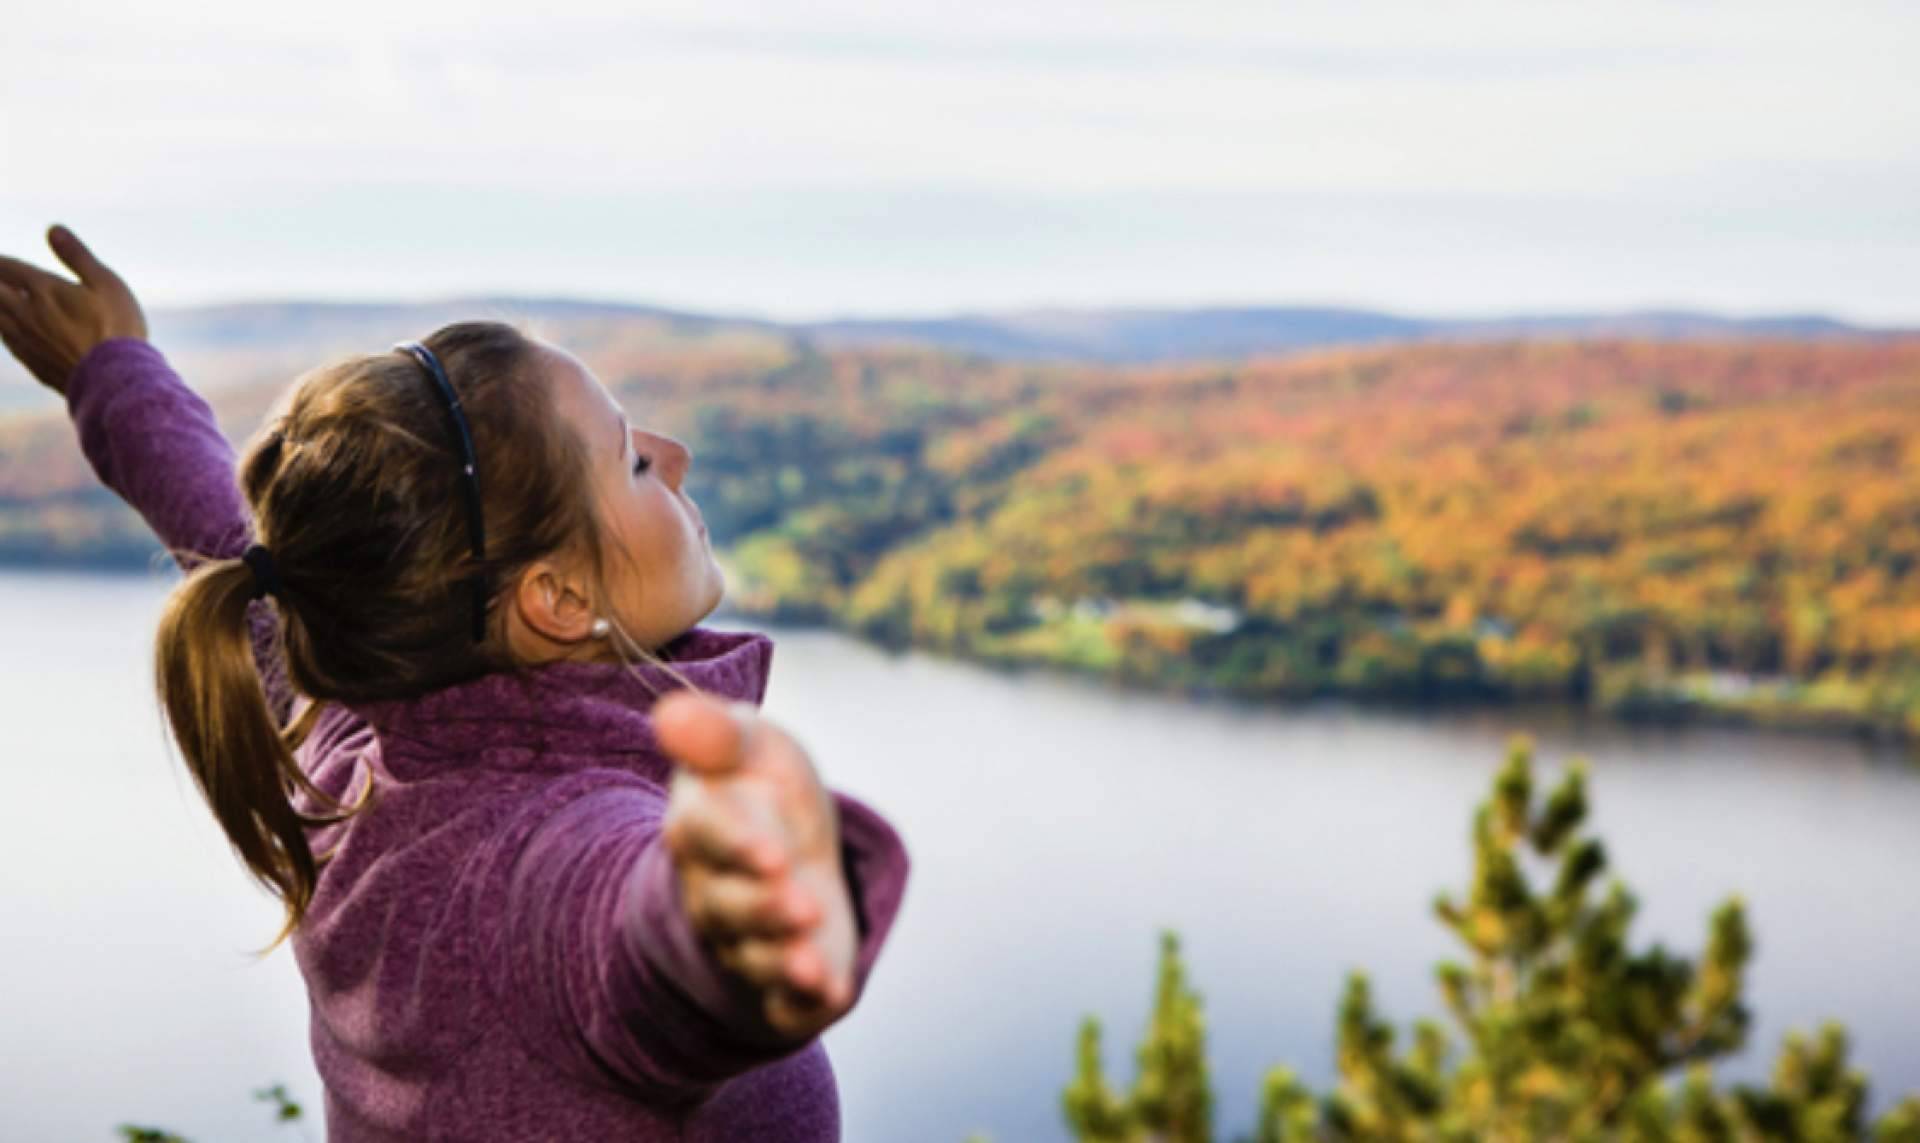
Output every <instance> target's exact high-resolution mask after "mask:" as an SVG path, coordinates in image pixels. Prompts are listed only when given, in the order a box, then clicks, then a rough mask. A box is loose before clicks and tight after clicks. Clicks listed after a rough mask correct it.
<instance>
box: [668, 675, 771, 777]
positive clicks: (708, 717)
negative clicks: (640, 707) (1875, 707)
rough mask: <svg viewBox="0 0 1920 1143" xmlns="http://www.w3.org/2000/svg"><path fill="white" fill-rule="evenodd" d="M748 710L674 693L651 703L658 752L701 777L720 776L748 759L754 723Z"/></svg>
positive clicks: (694, 695) (717, 701)
mask: <svg viewBox="0 0 1920 1143" xmlns="http://www.w3.org/2000/svg"><path fill="white" fill-rule="evenodd" d="M751 710H752V708H751V707H748V706H746V704H744V703H723V702H721V701H720V700H718V699H715V698H711V697H709V696H707V695H702V694H696V693H694V692H692V691H675V692H673V693H672V694H669V695H666V696H664V697H662V698H661V699H660V701H659V702H658V703H656V704H654V708H653V732H654V736H655V737H656V738H658V739H659V741H660V747H661V749H663V750H665V751H666V752H667V753H668V754H669V755H671V756H672V757H673V759H674V760H675V761H676V762H678V763H680V764H681V765H682V766H685V767H687V768H688V769H690V770H693V771H695V772H698V773H702V774H709V775H718V774H723V773H726V772H728V771H731V770H734V769H736V768H738V767H739V766H740V764H741V763H742V762H744V761H745V759H746V757H747V752H748V750H749V748H750V747H751V745H752V739H753V733H754V732H753V723H754V722H755V721H757V719H756V717H755V716H754V715H752V714H751V713H750V712H751Z"/></svg>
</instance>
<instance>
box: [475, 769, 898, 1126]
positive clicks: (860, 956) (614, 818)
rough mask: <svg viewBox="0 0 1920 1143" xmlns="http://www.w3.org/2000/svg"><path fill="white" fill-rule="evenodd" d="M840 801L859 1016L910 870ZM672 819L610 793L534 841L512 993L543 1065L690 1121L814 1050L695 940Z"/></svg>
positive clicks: (571, 811) (516, 897) (512, 893)
mask: <svg viewBox="0 0 1920 1143" xmlns="http://www.w3.org/2000/svg"><path fill="white" fill-rule="evenodd" d="M834 800H835V804H836V806H837V807H838V810H839V818H840V837H841V853H842V859H843V862H842V863H843V867H844V868H845V869H846V870H847V872H848V874H849V888H850V890H851V891H852V896H853V899H854V906H855V910H854V911H855V918H856V921H857V923H858V925H859V947H858V950H857V954H856V960H855V972H854V988H855V996H856V1000H857V998H858V996H859V994H860V993H861V992H863V991H864V990H865V987H866V982H867V979H868V977H869V976H870V975H871V973H872V972H873V967H874V963H875V960H876V959H877V958H878V956H879V954H880V948H881V946H882V944H884V943H885V941H886V937H887V933H888V931H889V930H890V929H891V928H892V926H893V921H894V917H895V915H896V914H897V913H898V912H899V908H900V901H901V897H902V895H903V893H904V891H905V887H906V876H907V855H906V851H905V849H904V847H903V846H902V845H901V843H900V838H899V836H898V835H897V834H896V833H895V832H894V830H893V829H892V827H891V826H889V825H888V824H887V823H886V822H885V821H884V820H883V819H882V818H881V817H880V816H879V815H878V814H876V813H874V812H873V811H872V810H870V809H868V808H867V807H865V806H863V805H861V804H860V803H859V802H857V801H855V800H854V799H852V798H849V797H846V796H845V795H841V794H835V795H834ZM664 809H665V802H664V799H663V798H662V797H661V796H660V795H659V794H658V793H657V792H655V791H651V790H642V789H637V788H618V789H611V790H601V791H597V792H595V793H593V794H589V795H587V796H584V797H580V798H577V799H575V800H573V801H571V802H569V803H568V804H567V805H565V806H564V807H563V808H561V809H560V810H558V811H557V812H555V813H554V814H553V815H552V816H551V817H550V818H548V819H547V820H546V821H545V822H544V823H543V824H542V825H541V826H540V827H539V828H538V829H537V830H536V831H535V832H534V833H533V834H532V836H531V837H530V838H529V839H528V842H527V844H526V846H525V847H524V848H523V849H522V850H521V851H520V854H519V857H518V860H517V861H516V862H515V865H514V869H513V872H512V875H511V877H510V879H509V889H508V892H507V901H506V909H505V917H506V930H505V932H504V934H503V936H504V938H505V939H504V944H503V950H502V951H503V955H504V956H505V957H506V959H507V964H506V965H505V966H504V967H505V970H506V975H505V977H504V983H505V984H506V985H507V988H508V994H509V997H510V1000H509V1003H510V1005H511V1006H512V1007H514V1008H515V1009H516V1011H515V1013H514V1015H515V1016H516V1024H517V1025H518V1027H519V1030H520V1033H521V1035H522V1037H523V1040H524V1041H525V1042H526V1043H527V1044H528V1045H529V1047H530V1049H531V1050H533V1051H534V1052H535V1053H536V1054H538V1055H540V1056H542V1057H544V1058H547V1059H549V1060H551V1061H552V1062H555V1063H558V1064H561V1065H562V1066H564V1067H566V1069H567V1070H568V1071H569V1072H571V1073H573V1074H574V1075H576V1076H578V1077H581V1078H584V1079H587V1080H588V1081H589V1082H594V1081H598V1082H601V1083H607V1084H610V1085H611V1086H613V1087H615V1088H616V1089H618V1090H623V1091H626V1092H628V1093H630V1094H633V1095H635V1096H638V1097H640V1098H643V1099H647V1100H649V1101H653V1102H659V1103H663V1104H666V1105H683V1104H693V1103H697V1102H699V1101H700V1100H702V1099H705V1098H706V1097H707V1096H708V1095H710V1094H712V1092H713V1090H714V1089H715V1088H716V1087H718V1086H719V1085H720V1084H721V1083H723V1082H725V1081H726V1080H727V1079H729V1078H731V1077H732V1076H734V1075H737V1074H739V1073H741V1072H744V1071H746V1070H748V1069H750V1068H753V1067H755V1066H758V1065H760V1064H765V1063H768V1062H771V1061H773V1060H776V1059H778V1058H780V1057H782V1056H786V1055H789V1054H791V1053H793V1052H796V1051H798V1050H800V1049H801V1048H804V1047H806V1046H807V1044H808V1043H809V1042H811V1041H794V1040H790V1039H787V1038H784V1037H783V1036H781V1035H780V1034H778V1033H776V1032H775V1031H774V1030H773V1029H772V1028H771V1027H770V1026H769V1025H768V1024H767V1023H766V1021H765V1017H764V1015H763V1014H762V1009H761V1002H760V999H759V994H758V992H757V990H755V989H754V988H753V987H752V986H751V985H749V984H748V983H747V982H745V981H744V980H742V979H740V978H739V977H737V976H735V975H734V974H733V973H731V972H730V971H728V970H727V969H726V968H725V967H724V966H723V965H721V964H720V963H719V961H718V960H716V959H715V958H714V956H713V955H712V953H711V952H709V951H708V949H707V948H706V947H705V944H704V942H703V941H702V940H701V938H700V936H699V934H698V933H697V932H695V931H694V929H693V926H692V924H691V922H690V921H689V920H688V918H687V915H686V911H685V909H684V908H683V907H682V905H681V900H680V890H679V879H678V877H677V876H675V871H674V867H673V859H672V856H671V855H670V854H669V853H668V851H667V847H666V845H665V844H664V842H663V841H662V839H661V834H660V823H661V817H662V814H663V812H664ZM556 1057H557V1058H556Z"/></svg>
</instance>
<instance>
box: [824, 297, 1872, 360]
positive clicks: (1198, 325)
mask: <svg viewBox="0 0 1920 1143" xmlns="http://www.w3.org/2000/svg"><path fill="white" fill-rule="evenodd" d="M804 328H805V329H806V331H807V332H808V333H809V334H811V335H812V336H813V337H815V338H816V339H817V340H819V341H820V342H821V343H822V344H825V345H843V346H851V345H875V344H885V343H894V342H914V343H918V344H923V345H932V346H937V347H940V348H942V349H950V350H955V351H958V352H963V353H977V354H982V355H984V356H988V357H998V358H1007V359H1026V360H1041V361H1094V362H1106V363H1110V364H1139V363H1151V362H1166V361H1183V360H1199V359H1230V360H1231V359H1242V358H1248V357H1257V356H1264V355H1270V354H1275V353H1287V352H1292V351H1297V350H1303V349H1316V348H1321V347H1324V346H1334V345H1350V346H1351V345H1377V344H1381V343H1385V342H1411V341H1503V340H1512V339H1556V340H1559V339H1566V340H1593V339H1596V338H1609V339H1611V338H1634V339H1642V340H1655V341H1681V340H1700V339H1724V338H1743V337H1769V338H1797V339H1807V338H1834V337H1863V336H1874V335H1876V334H1885V333H1891V332H1895V331H1882V330H1870V329H1865V328H1862V327H1859V326H1853V325H1849V324H1847V323H1845V322H1841V321H1836V320H1834V319H1832V318H1828V317H1823V316H1820V315H1818V314H1789V315H1781V316H1776V317H1759V318H1729V317H1721V316H1718V315H1715V314H1708V313H1696V312H1691V311H1685V310H1648V311H1640V312H1629V313H1612V314H1609V313H1596V314H1563V315H1528V314H1520V315H1515V316H1512V317H1501V318H1487V319H1474V320H1446V319H1432V318H1412V317H1402V316H1398V315H1395V314H1388V313H1380V312H1377V311H1373V310H1351V309H1313V308H1301V307H1270V308H1248V309H1198V310H1154V309H1094V310H1064V309H1056V310H1026V311H1014V312H1009V313H999V314H973V315H963V316H956V317H951V318H931V319H920V320H884V319H882V320H863V319H853V320H847V321H833V322H820V323H815V324H813V325H809V326H806V327H804Z"/></svg>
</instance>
